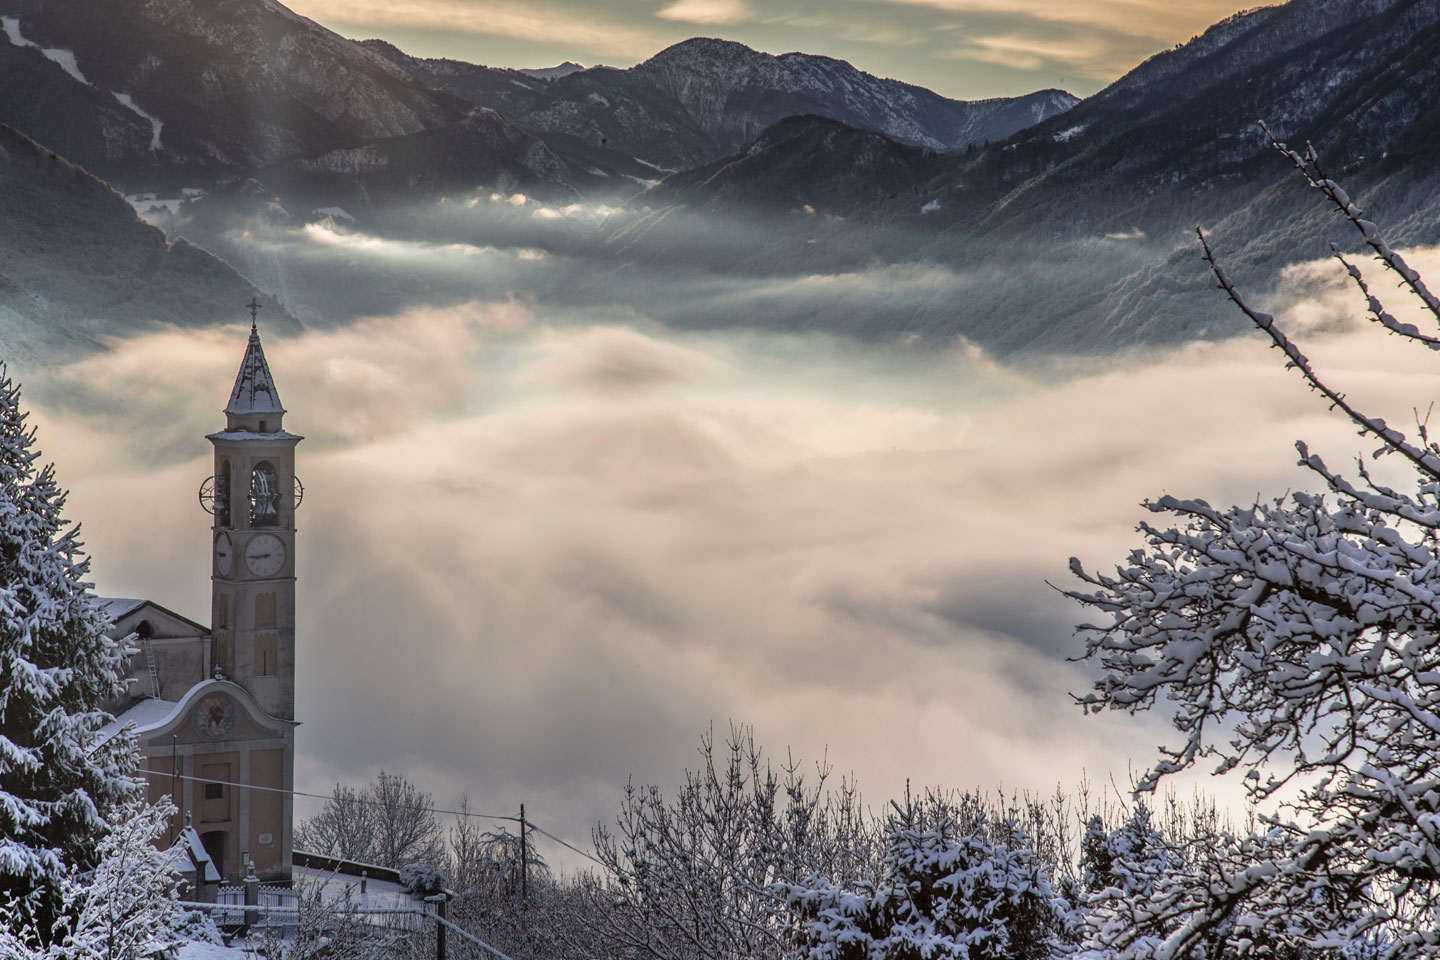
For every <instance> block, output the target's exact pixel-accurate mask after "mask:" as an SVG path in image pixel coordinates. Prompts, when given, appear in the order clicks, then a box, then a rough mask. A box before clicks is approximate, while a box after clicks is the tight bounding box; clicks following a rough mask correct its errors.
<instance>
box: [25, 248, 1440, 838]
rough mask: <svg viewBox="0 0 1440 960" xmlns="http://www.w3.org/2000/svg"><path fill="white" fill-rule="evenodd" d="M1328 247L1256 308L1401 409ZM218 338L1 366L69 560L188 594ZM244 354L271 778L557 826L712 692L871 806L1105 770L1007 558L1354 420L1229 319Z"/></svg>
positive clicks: (499, 333) (1252, 469)
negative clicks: (1161, 345) (979, 337)
mask: <svg viewBox="0 0 1440 960" xmlns="http://www.w3.org/2000/svg"><path fill="white" fill-rule="evenodd" d="M1436 259H1440V258H1436V257H1435V256H1434V255H1433V253H1432V254H1429V255H1427V256H1425V257H1422V258H1421V260H1420V265H1421V266H1422V267H1423V266H1425V265H1426V264H1427V263H1431V262H1432V261H1435V260H1436ZM1331 271H1332V268H1329V267H1324V266H1311V265H1307V266H1303V267H1300V268H1296V269H1295V270H1293V271H1292V272H1291V273H1290V275H1289V276H1288V278H1287V287H1286V288H1285V291H1284V292H1285V300H1286V304H1287V307H1286V310H1285V312H1284V313H1283V314H1282V316H1283V317H1284V320H1285V322H1286V323H1288V324H1290V325H1291V326H1292V327H1296V328H1297V329H1302V330H1306V331H1310V336H1311V338H1312V340H1313V341H1314V343H1315V348H1314V349H1313V350H1312V355H1313V357H1314V359H1315V361H1316V364H1317V366H1318V367H1319V368H1320V369H1321V370H1323V371H1325V372H1326V374H1327V375H1328V376H1330V377H1331V378H1332V379H1333V380H1334V382H1335V383H1336V385H1337V386H1339V387H1341V388H1342V389H1343V390H1344V391H1345V392H1346V393H1347V394H1348V395H1349V396H1350V397H1351V398H1352V399H1356V400H1358V401H1360V402H1362V403H1365V404H1370V405H1372V406H1375V407H1377V408H1378V410H1379V412H1381V413H1384V414H1385V415H1386V416H1388V417H1389V419H1390V420H1391V421H1392V422H1396V423H1403V422H1407V420H1408V419H1410V414H1409V411H1410V410H1411V409H1412V407H1416V406H1419V407H1420V408H1421V409H1423V408H1424V406H1425V405H1426V404H1428V402H1429V396H1430V395H1431V394H1430V393H1429V392H1427V391H1430V390H1431V387H1430V384H1431V383H1432V382H1433V369H1432V367H1433V360H1432V358H1430V357H1429V356H1428V355H1424V354H1423V353H1420V352H1410V351H1406V350H1404V349H1401V348H1400V347H1401V345H1398V344H1396V343H1395V341H1394V340H1393V339H1387V338H1383V337H1378V336H1375V335H1374V334H1373V333H1372V332H1369V331H1365V330H1362V329H1357V328H1356V327H1355V326H1354V324H1353V323H1352V322H1351V321H1349V320H1347V319H1346V318H1348V317H1350V316H1353V315H1354V314H1355V313H1357V312H1358V311H1356V310H1354V303H1353V298H1352V297H1351V295H1350V292H1349V291H1347V290H1345V288H1344V287H1343V286H1339V285H1326V284H1324V283H1317V282H1316V279H1317V277H1320V276H1329V275H1330V272H1331ZM244 334H245V331H244V330H243V329H241V328H239V327H237V328H234V329H230V330H220V331H209V332H200V333H196V332H184V333H181V332H178V331H161V332H157V333H153V334H149V335H145V336H142V337H139V338H136V339H133V340H129V341H124V342H117V343H115V344H112V345H111V347H110V349H108V350H107V351H105V352H104V353H102V354H98V355H96V356H93V357H91V358H88V359H85V360H82V361H78V362H76V363H73V364H70V365H68V366H65V367H62V368H60V369H58V370H57V369H41V368H38V367H37V368H34V369H29V370H24V369H21V370H18V371H16V372H17V373H18V374H19V375H20V376H21V378H22V379H23V380H26V381H27V388H28V392H27V396H28V397H30V398H31V402H32V403H35V402H37V400H36V398H43V402H40V403H39V406H40V409H39V411H38V420H39V424H40V430H41V434H40V439H41V444H42V447H43V449H44V450H45V452H46V454H47V456H48V457H50V458H53V459H54V460H55V461H56V462H57V465H58V467H59V470H60V476H61V480H62V481H63V482H64V483H65V484H66V485H68V486H69V487H70V488H71V489H72V498H71V501H70V507H69V509H70V513H71V515H72V516H74V517H76V518H79V519H82V520H83V521H84V524H85V534H86V540H87V541H88V543H89V548H90V550H91V552H92V553H93V555H94V558H95V567H94V576H95V579H96V582H97V586H98V589H99V590H100V591H101V592H102V593H105V594H110V595H131V596H151V597H154V598H155V599H157V600H159V601H160V602H162V603H165V604H167V605H169V606H172V607H174V608H176V609H178V610H180V611H181V612H183V613H187V614H190V615H194V616H197V617H200V618H202V619H203V616H204V613H203V611H204V610H205V609H206V606H207V604H208V583H207V582H206V579H205V577H204V575H203V571H204V569H205V559H204V558H205V556H206V550H207V547H208V543H209V537H208V532H207V529H206V522H207V518H206V516H205V515H204V514H203V513H201V511H200V510H199V507H198V506H197V505H196V504H195V502H194V499H193V498H194V489H195V487H196V486H198V484H199V482H200V480H201V479H202V478H203V477H204V476H205V475H207V474H208V473H209V468H208V460H207V456H208V450H207V445H206V444H205V442H204V440H203V439H202V435H203V433H205V432H207V431H208V430H210V429H213V428H214V427H215V426H216V425H217V424H218V422H219V419H220V414H219V408H220V407H221V406H222V405H223V403H224V399H225V397H226V396H227V395H228V390H229V386H230V380H231V378H232V377H233V374H234V366H235V364H236V363H238V360H239V356H240V353H241V351H242V349H243V342H244ZM267 352H268V354H269V357H270V360H271V365H272V368H273V369H274V372H275V375H276V378H277V382H278V383H279V386H280V390H281V393H282V396H283V397H284V400H285V403H286V406H287V407H288V408H289V409H290V410H291V413H290V415H289V417H288V419H287V426H289V427H290V428H291V429H293V430H295V431H296V432H299V433H302V434H305V435H306V436H307V438H308V439H307V440H306V441H305V443H304V444H302V446H301V448H300V459H299V470H300V473H301V475H302V476H303V478H304V480H305V482H306V486H307V498H306V502H305V505H304V507H303V508H302V516H301V518H300V520H301V523H300V534H299V546H298V554H299V562H300V570H299V577H300V585H301V586H300V590H299V606H300V610H299V616H300V631H299V636H300V645H301V653H300V663H299V672H300V707H299V713H300V716H301V719H302V720H303V721H304V726H303V727H302V728H301V733H300V738H299V744H300V751H301V761H300V766H299V769H298V771H297V774H298V781H299V784H300V786H301V788H302V789H312V790H317V791H319V792H325V791H326V790H327V789H328V786H329V785H330V784H331V783H333V782H334V781H335V780H337V779H339V780H345V781H347V782H359V781H362V780H364V779H366V778H368V777H370V776H372V775H373V774H374V773H375V772H376V771H378V770H379V769H382V768H383V769H387V770H392V771H395V770H398V771H401V772H405V773H407V774H409V775H410V776H412V777H413V778H415V779H416V780H418V781H419V782H421V783H422V784H423V785H424V786H425V787H426V788H427V789H430V790H432V791H434V792H435V793H436V795H437V799H440V800H442V801H445V802H447V803H448V802H452V801H453V800H455V799H456V798H457V797H458V794H459V793H460V792H461V791H462V790H463V791H467V792H468V793H469V796H470V800H471V802H472V804H473V805H474V806H475V807H477V808H479V809H492V810H494V809H498V810H500V811H508V810H511V809H513V808H515V807H516V806H518V804H519V803H521V802H524V803H526V804H527V810H529V811H530V812H531V813H533V815H534V816H535V817H536V819H537V820H538V821H539V822H541V823H542V824H543V825H545V826H547V828H549V829H552V830H554V831H555V832H558V833H561V834H562V835H564V836H568V837H571V838H573V839H577V840H583V839H584V838H585V837H586V835H587V833H588V830H589V827H590V826H591V825H592V824H594V823H595V822H596V821H597V820H601V819H608V818H609V817H610V816H612V815H613V813H614V811H615V808H616V803H617V802H618V797H619V794H620V791H621V789H622V788H623V785H624V783H625V782H626V780H627V778H629V777H631V776H634V777H635V778H636V779H637V780H640V781H654V782H659V783H661V784H673V783H674V782H675V781H676V780H677V779H678V778H679V775H680V771H681V769H682V768H683V766H684V765H685V764H686V763H689V762H692V761H693V759H694V747H695V744H696V739H697V737H698V735H699V734H700V733H701V732H702V731H704V730H705V729H706V728H707V727H708V726H709V725H710V724H711V723H712V722H713V723H714V724H716V725H717V726H718V727H720V728H723V727H724V725H725V723H726V722H727V720H730V719H734V720H738V721H744V722H751V723H754V724H755V725H756V732H757V736H758V738H759V739H760V741H761V742H762V743H764V744H765V745H767V746H768V747H769V748H770V749H771V750H772V751H775V752H781V751H783V749H784V748H785V746H787V745H789V746H792V747H793V748H794V749H795V752H796V755H797V756H799V757H803V758H806V759H816V758H819V757H821V756H828V758H829V760H830V761H831V762H833V763H834V764H836V765H837V767H838V768H839V769H840V770H842V771H853V772H855V773H856V774H857V775H858V777H859V780H860V785H861V788H862V790H864V791H865V792H866V794H867V795H868V796H869V797H870V798H871V800H872V802H875V803H879V802H881V801H882V800H883V799H884V798H887V797H889V796H893V795H895V794H897V793H898V792H899V791H900V790H901V789H903V784H904V780H905V778H907V777H909V778H913V779H914V780H915V781H916V782H918V783H938V784H944V785H948V786H960V787H973V786H980V787H982V788H989V787H991V786H994V785H997V784H1004V785H1005V786H1007V787H1010V788H1034V789H1038V790H1047V789H1049V788H1051V787H1053V786H1054V784H1055V783H1056V782H1057V781H1059V782H1061V783H1062V784H1065V785H1069V784H1071V783H1073V782H1074V781H1076V780H1078V778H1079V777H1080V776H1081V773H1082V771H1088V772H1089V774H1090V775H1091V777H1092V778H1094V779H1096V780H1099V781H1101V782H1105V781H1106V780H1108V779H1110V778H1112V777H1113V778H1114V779H1115V780H1116V782H1118V783H1120V784H1122V785H1123V784H1124V783H1125V782H1126V781H1127V780H1128V772H1127V771H1128V770H1129V769H1130V768H1131V767H1132V765H1133V766H1143V765H1145V764H1147V763H1148V762H1150V760H1151V759H1152V758H1153V746H1154V744H1156V743H1158V742H1161V740H1162V739H1164V737H1165V734H1164V731H1163V729H1162V727H1161V725H1160V723H1159V718H1153V717H1152V718H1138V719H1131V718H1125V717H1097V718H1090V719H1087V720H1081V719H1080V717H1079V715H1078V711H1077V710H1076V708H1075V707H1074V706H1073V704H1072V703H1071V702H1070V698H1069V696H1068V694H1069V693H1072V692H1081V691H1083V689H1084V688H1085V686H1086V684H1087V680H1086V674H1085V671H1084V669H1083V668H1082V667H1079V666H1077V665H1074V664H1071V663H1068V662H1067V661H1066V659H1065V658H1066V657H1067V656H1070V655H1073V654H1074V653H1076V652H1077V648H1076V646H1075V641H1074V640H1073V638H1072V636H1071V628H1072V624H1073V623H1074V622H1075V621H1076V620H1077V619H1079V618H1080V616H1081V611H1080V610H1079V609H1078V608H1076V607H1074V606H1073V605H1072V604H1071V603H1070V602H1068V601H1067V600H1065V599H1064V598H1063V597H1061V596H1060V595H1059V594H1058V593H1057V592H1056V591H1055V590H1053V589H1051V588H1050V587H1049V586H1047V585H1046V581H1047V580H1050V581H1052V582H1055V583H1057V584H1060V585H1064V584H1065V583H1066V580H1067V574H1066V572H1065V565H1066V560H1067V558H1068V557H1069V556H1071V555H1077V556H1079V557H1081V558H1082V559H1083V560H1084V561H1085V562H1086V563H1087V564H1088V565H1091V566H1098V567H1104V566H1105V565H1107V564H1109V563H1112V562H1117V561H1119V560H1121V559H1122V558H1123V557H1124V555H1125V553H1126V552H1127V551H1128V550H1129V549H1130V548H1131V547H1133V546H1135V545H1136V542H1137V540H1136V536H1135V534H1134V533H1133V532H1132V529H1133V525H1134V523H1135V522H1136V520H1137V519H1139V518H1140V516H1141V515H1142V511H1141V510H1140V508H1139V507H1138V506H1137V503H1138V502H1139V501H1140V500H1141V499H1143V498H1146V497H1150V496H1154V495H1157V494H1160V493H1162V492H1171V493H1176V494H1183V495H1186V496H1202V497H1206V498H1208V499H1211V500H1212V501H1214V502H1217V503H1230V502H1248V501H1250V500H1252V499H1254V498H1255V497H1257V496H1262V497H1269V496H1274V495H1278V494H1280V493H1282V492H1283V491H1285V490H1287V489H1290V488H1293V487H1297V486H1313V478H1310V477H1308V476H1306V475H1305V474H1304V473H1303V472H1301V471H1299V470H1298V469H1297V468H1296V467H1295V465H1294V460H1295V454H1294V451H1293V448H1292V446H1291V443H1292V441H1293V440H1294V439H1296V438H1299V437H1303V438H1305V439H1307V440H1308V441H1310V442H1311V443H1312V445H1313V446H1314V447H1315V448H1316V449H1318V450H1320V451H1322V452H1324V453H1326V454H1327V455H1328V456H1329V457H1330V459H1331V460H1332V462H1334V463H1337V464H1339V463H1343V462H1344V460H1345V458H1346V457H1348V456H1350V455H1351V454H1353V453H1356V452H1365V451H1364V448H1363V447H1359V448H1357V443H1356V440H1355V437H1354V435H1353V432H1352V431H1351V430H1350V428H1348V427H1347V426H1346V425H1345V424H1344V423H1342V422H1340V421H1338V420H1337V419H1336V418H1335V417H1333V416H1332V415H1330V414H1328V413H1327V412H1326V411H1325V410H1324V408H1323V406H1322V405H1321V404H1319V403H1318V402H1316V401H1315V399H1314V397H1312V396H1310V395H1308V394H1307V393H1306V392H1305V391H1304V390H1303V389H1302V388H1301V387H1300V385H1299V384H1298V382H1297V381H1296V379H1295V377H1294V375H1293V373H1287V372H1286V371H1284V370H1282V369H1281V368H1280V367H1279V365H1278V364H1276V363H1275V362H1274V354H1272V353H1269V352H1267V351H1266V350H1264V349H1263V343H1262V342H1261V341H1260V340H1259V339H1258V338H1256V337H1249V338H1241V339H1238V340H1234V341H1227V342H1221V343H1210V344H1194V345H1190V346H1186V347H1184V348H1182V349H1179V350H1176V351H1171V352H1165V353H1138V352H1137V353H1131V354H1127V355H1124V356H1119V357H1115V358H1112V359H1110V360H1107V361H1103V362H1102V361H1097V360H1093V359H1091V360H1075V359H1058V358H1057V359H1053V360H1052V361H1051V362H1050V363H1048V364H1045V365H1042V366H1039V367H1029V368H1025V369H1019V368H1015V367H1011V366H1008V365H1006V364H1002V363H998V362H996V361H994V360H993V359H992V358H990V357H988V356H986V355H985V354H984V353H983V352H982V351H979V350H978V349H976V348H974V347H972V346H970V345H967V344H965V343H963V342H958V343H954V344H951V345H950V346H948V347H936V346H935V345H934V344H923V345H922V344H918V343H896V344H890V345H883V346H876V345H873V344H872V345H861V344H858V343H856V342H853V341H849V340H846V339H844V338H838V337H831V336H825V335H820V334H805V335H766V334H762V333H755V332H748V333H742V332H730V333H689V334H687V333H679V332H673V331H667V330H665V329H664V328H661V327H658V326H656V325H654V324H651V323H648V322H646V321H644V320H643V319H639V318H632V319H631V320H629V321H617V320H614V319H608V320H602V321H598V322H589V323H575V322H570V321H561V320H559V319H557V318H556V317H553V316H551V315H549V314H548V312H547V311H546V310H545V308H543V307H541V306H538V305H535V304H527V303H526V302H524V301H523V300H519V299H510V300H499V301H495V302H488V303H481V302H471V303H460V304H456V305H453V306H449V307H445V308H431V307H417V308H412V309H408V310H405V311H403V312H400V313H397V314H394V315H390V316H379V317H371V318H366V319H363V320H360V321H357V322H355V323H351V324H346V325H340V326H336V327H334V328H333V329H330V330H316V331H312V332H310V333H307V334H305V335H303V336H300V337H296V338H292V339H290V340H285V341H279V340H275V341H269V342H267ZM137 383H144V385H145V389H143V390H137V389H136V384H137ZM177 411H179V413H178V414H177ZM1379 466H1380V469H1382V470H1384V469H1386V468H1387V464H1386V463H1384V462H1382V463H1381V464H1380V465H1379Z"/></svg>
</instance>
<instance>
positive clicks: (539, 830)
mask: <svg viewBox="0 0 1440 960" xmlns="http://www.w3.org/2000/svg"><path fill="white" fill-rule="evenodd" d="M527 822H528V823H529V824H530V829H531V830H534V831H535V832H536V833H540V834H544V835H545V836H547V837H549V838H550V839H551V840H554V841H555V842H556V843H558V844H560V846H562V847H567V848H569V849H571V850H574V851H575V852H576V853H578V854H580V856H582V857H584V858H585V859H587V860H591V861H594V862H595V863H598V864H599V865H600V866H602V867H603V866H605V863H604V862H603V861H602V860H600V859H599V858H597V857H596V856H595V855H594V854H590V853H586V852H585V851H584V850H581V849H580V848H579V847H577V846H575V845H574V844H573V843H569V842H567V841H565V840H561V839H560V838H559V837H557V836H555V834H553V833H551V832H550V831H549V830H546V829H545V828H544V827H537V826H536V825H535V821H533V820H530V821H527Z"/></svg>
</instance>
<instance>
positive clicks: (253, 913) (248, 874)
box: [245, 857, 260, 927]
mask: <svg viewBox="0 0 1440 960" xmlns="http://www.w3.org/2000/svg"><path fill="white" fill-rule="evenodd" d="M245 860H246V862H245V926H247V927H253V926H255V925H256V924H257V923H259V922H260V910H259V904H260V878H259V877H257V876H255V861H254V860H251V859H250V858H249V857H246V858H245Z"/></svg>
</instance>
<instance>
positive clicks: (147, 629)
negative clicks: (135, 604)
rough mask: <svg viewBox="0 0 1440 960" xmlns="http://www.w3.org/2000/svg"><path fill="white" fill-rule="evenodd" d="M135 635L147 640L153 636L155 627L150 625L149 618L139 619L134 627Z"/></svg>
mask: <svg viewBox="0 0 1440 960" xmlns="http://www.w3.org/2000/svg"><path fill="white" fill-rule="evenodd" d="M135 635H136V636H138V637H139V638H140V639H141V640H149V639H150V638H151V637H153V636H155V628H154V627H153V626H151V624H150V621H149V620H141V621H140V625H139V626H138V627H136V628H135Z"/></svg>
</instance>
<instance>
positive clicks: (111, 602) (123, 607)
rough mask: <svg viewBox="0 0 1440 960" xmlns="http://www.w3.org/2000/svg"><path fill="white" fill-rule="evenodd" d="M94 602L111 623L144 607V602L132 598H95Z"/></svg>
mask: <svg viewBox="0 0 1440 960" xmlns="http://www.w3.org/2000/svg"><path fill="white" fill-rule="evenodd" d="M95 602H96V603H97V604H99V605H100V609H101V610H104V611H105V615H106V616H107V617H109V618H110V619H111V620H112V621H114V620H119V619H120V618H121V617H123V616H125V614H127V613H131V612H132V611H135V610H138V609H139V608H140V607H143V606H144V605H145V601H144V600H136V599H135V598H133V597H96V598H95Z"/></svg>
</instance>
